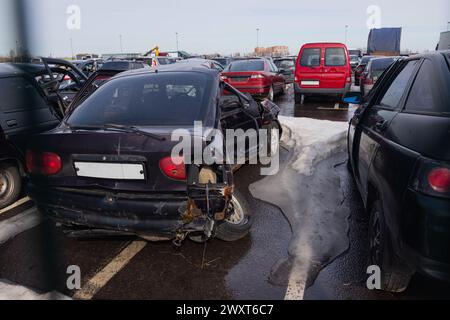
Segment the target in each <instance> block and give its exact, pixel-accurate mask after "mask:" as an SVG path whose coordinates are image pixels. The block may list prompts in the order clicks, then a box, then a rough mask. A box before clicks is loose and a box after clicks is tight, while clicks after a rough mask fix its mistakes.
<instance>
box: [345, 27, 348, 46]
mask: <svg viewBox="0 0 450 320" xmlns="http://www.w3.org/2000/svg"><path fill="white" fill-rule="evenodd" d="M347 35H348V25H347V24H346V25H345V45H347Z"/></svg>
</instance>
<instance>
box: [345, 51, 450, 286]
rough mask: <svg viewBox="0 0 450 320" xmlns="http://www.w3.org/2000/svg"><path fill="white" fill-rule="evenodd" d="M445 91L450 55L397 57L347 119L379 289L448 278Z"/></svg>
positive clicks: (449, 149)
mask: <svg viewBox="0 0 450 320" xmlns="http://www.w3.org/2000/svg"><path fill="white" fill-rule="evenodd" d="M448 88H450V51H447V52H437V53H430V54H424V55H418V56H413V57H409V58H406V59H402V60H398V61H396V62H395V63H394V64H393V65H392V66H391V67H390V68H389V69H388V70H386V72H385V73H384V74H383V75H382V76H381V78H380V79H379V81H378V83H377V84H376V85H375V87H374V89H373V90H372V92H371V93H370V95H369V96H368V98H367V101H366V102H365V103H364V104H363V105H362V106H361V107H360V108H359V109H357V110H356V112H355V115H354V117H353V118H352V119H351V122H350V127H349V131H348V153H349V165H350V168H351V170H352V172H353V174H354V177H355V180H356V185H357V187H358V190H359V192H360V193H361V196H362V199H363V202H364V205H365V207H366V209H367V211H368V212H369V213H370V223H369V245H370V261H369V264H370V265H377V266H379V267H380V268H381V271H382V284H381V285H382V289H383V290H388V291H402V290H404V289H405V288H406V287H407V286H408V283H409V280H410V278H411V275H412V274H413V273H415V272H419V273H422V274H424V275H426V276H430V277H432V278H435V279H439V280H443V281H447V282H448V281H450V131H449V129H450V91H449V90H448ZM353 95H355V94H353ZM346 100H348V101H355V100H358V97H356V98H353V99H352V98H351V97H348V99H346Z"/></svg>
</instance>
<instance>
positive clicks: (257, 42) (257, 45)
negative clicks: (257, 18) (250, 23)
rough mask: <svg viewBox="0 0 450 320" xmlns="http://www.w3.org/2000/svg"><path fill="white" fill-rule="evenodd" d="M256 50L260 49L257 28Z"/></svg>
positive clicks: (257, 29)
mask: <svg viewBox="0 0 450 320" xmlns="http://www.w3.org/2000/svg"><path fill="white" fill-rule="evenodd" d="M256 48H259V28H256Z"/></svg>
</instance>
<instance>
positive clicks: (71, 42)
mask: <svg viewBox="0 0 450 320" xmlns="http://www.w3.org/2000/svg"><path fill="white" fill-rule="evenodd" d="M70 52H71V54H72V60H74V55H73V40H72V38H70Z"/></svg>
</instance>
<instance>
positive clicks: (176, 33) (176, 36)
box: [175, 32, 179, 52]
mask: <svg viewBox="0 0 450 320" xmlns="http://www.w3.org/2000/svg"><path fill="white" fill-rule="evenodd" d="M175 39H176V41H177V52H178V51H179V48H178V32H175Z"/></svg>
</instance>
